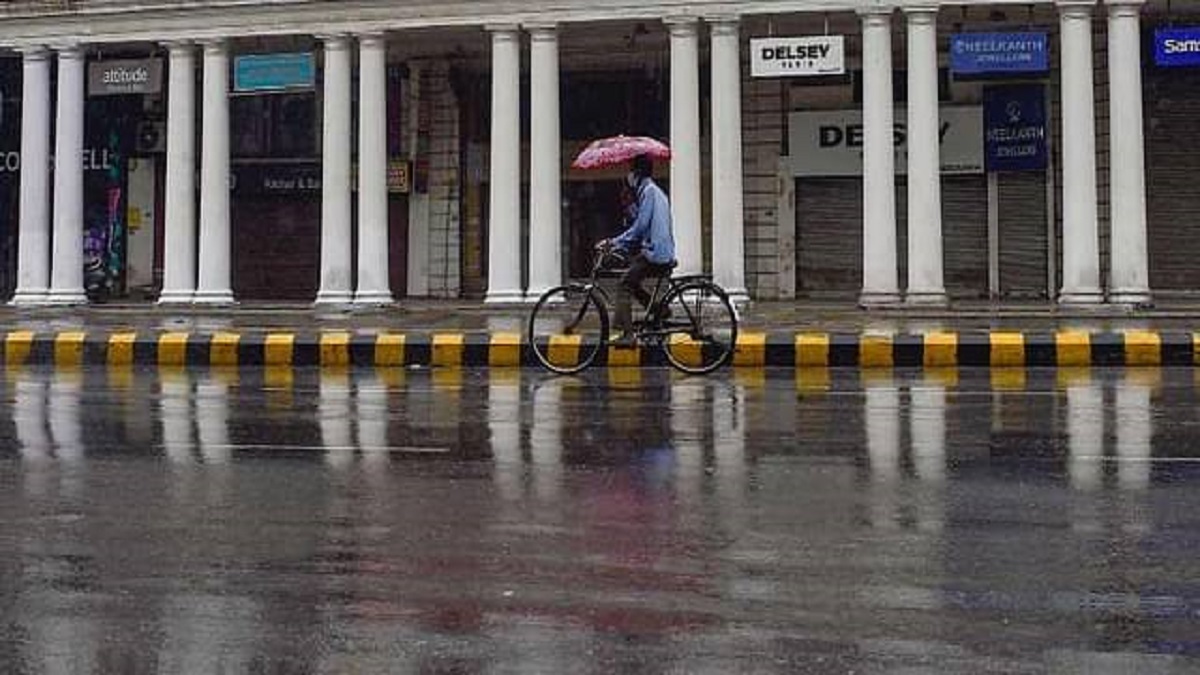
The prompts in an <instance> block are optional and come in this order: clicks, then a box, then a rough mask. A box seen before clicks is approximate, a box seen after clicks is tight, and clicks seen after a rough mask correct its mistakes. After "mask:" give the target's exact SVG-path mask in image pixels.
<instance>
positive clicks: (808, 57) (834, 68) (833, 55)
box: [750, 35, 846, 77]
mask: <svg viewBox="0 0 1200 675" xmlns="http://www.w3.org/2000/svg"><path fill="white" fill-rule="evenodd" d="M845 72H846V46H845V39H844V38H843V37H842V36H841V35H821V36H814V37H790V38H760V39H757V40H751V41H750V74H751V75H752V76H754V77H794V76H810V77H811V76H818V75H842V74H844V73H845Z"/></svg>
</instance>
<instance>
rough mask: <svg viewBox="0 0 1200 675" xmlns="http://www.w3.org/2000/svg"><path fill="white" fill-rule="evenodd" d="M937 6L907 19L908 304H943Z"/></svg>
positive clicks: (919, 9)
mask: <svg viewBox="0 0 1200 675" xmlns="http://www.w3.org/2000/svg"><path fill="white" fill-rule="evenodd" d="M937 12H938V10H937V5H931V6H928V7H911V8H908V7H906V8H905V10H904V13H905V16H906V17H907V19H908V288H907V290H906V292H905V300H907V301H908V302H910V303H921V304H944V303H945V302H946V289H945V285H944V282H943V274H942V267H943V261H942V176H941V166H942V165H941V148H940V145H939V143H940V134H939V131H938V128H939V121H940V120H939V117H938V64H937Z"/></svg>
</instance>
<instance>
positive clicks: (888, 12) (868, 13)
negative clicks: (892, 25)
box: [854, 5, 896, 23]
mask: <svg viewBox="0 0 1200 675" xmlns="http://www.w3.org/2000/svg"><path fill="white" fill-rule="evenodd" d="M895 11H896V8H895V7H892V6H891V5H878V6H875V7H859V8H858V9H856V10H854V12H855V13H856V14H858V16H859V17H860V18H862V21H863V23H867V22H868V21H874V22H887V21H888V20H889V19H891V18H892V14H893V13H895Z"/></svg>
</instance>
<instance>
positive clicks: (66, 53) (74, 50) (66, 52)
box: [52, 42, 84, 61]
mask: <svg viewBox="0 0 1200 675" xmlns="http://www.w3.org/2000/svg"><path fill="white" fill-rule="evenodd" d="M52 47H53V49H54V52H55V53H56V54H58V59H59V60H60V61H63V60H67V61H74V60H82V59H83V56H84V50H83V46H82V45H80V44H79V43H78V42H60V43H57V44H55V45H52Z"/></svg>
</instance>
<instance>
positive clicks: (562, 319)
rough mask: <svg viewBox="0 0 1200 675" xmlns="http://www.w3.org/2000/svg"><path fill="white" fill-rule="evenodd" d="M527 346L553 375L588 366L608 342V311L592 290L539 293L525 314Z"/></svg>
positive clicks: (572, 287) (561, 288)
mask: <svg viewBox="0 0 1200 675" xmlns="http://www.w3.org/2000/svg"><path fill="white" fill-rule="evenodd" d="M528 338H529V346H530V348H531V349H532V350H533V353H534V355H535V356H536V357H537V360H538V363H540V364H542V366H543V367H545V368H546V369H548V370H552V371H554V372H556V373H562V374H570V373H577V372H579V371H581V370H583V369H584V368H587V367H588V366H590V365H592V364H593V363H594V362H595V361H596V359H597V358H599V356H600V354H601V353H603V351H604V345H605V344H606V343H607V341H608V310H607V309H605V303H604V299H603V296H601V294H600V292H599V291H598V290H596V289H595V288H594V287H590V286H584V285H582V284H567V285H565V286H559V287H557V288H552V289H550V290H548V291H546V292H545V293H543V294H542V297H541V298H539V299H538V301H537V304H536V305H534V306H533V312H532V313H531V314H530V315H529V335H528Z"/></svg>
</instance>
